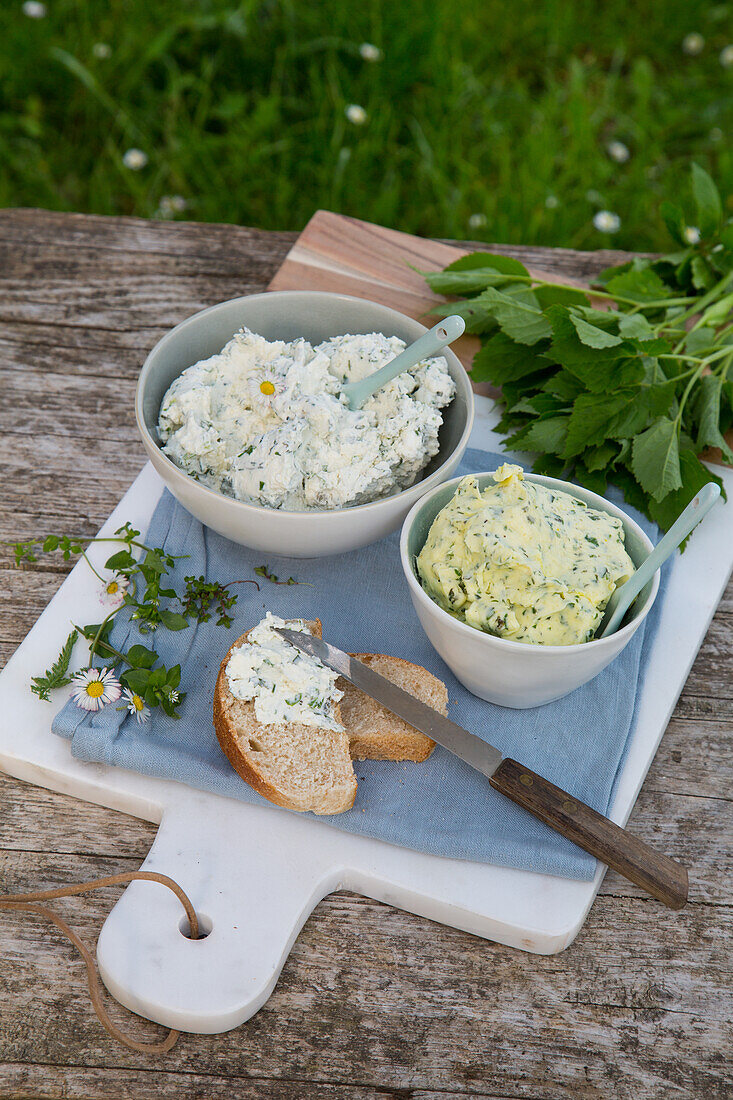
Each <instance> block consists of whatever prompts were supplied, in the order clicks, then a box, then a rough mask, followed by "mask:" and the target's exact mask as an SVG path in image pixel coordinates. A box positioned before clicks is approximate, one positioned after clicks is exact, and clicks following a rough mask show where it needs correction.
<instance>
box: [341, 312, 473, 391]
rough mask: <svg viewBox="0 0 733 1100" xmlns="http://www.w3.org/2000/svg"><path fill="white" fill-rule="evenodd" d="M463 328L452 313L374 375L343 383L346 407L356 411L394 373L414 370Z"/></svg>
mask: <svg viewBox="0 0 733 1100" xmlns="http://www.w3.org/2000/svg"><path fill="white" fill-rule="evenodd" d="M465 328H466V322H465V321H464V320H463V318H462V317H459V316H458V314H456V313H454V314H452V315H451V316H450V317H446V318H444V320H442V321H440V322H439V323H438V324H437V325H434V326H433V328H431V329H429V330H428V331H427V332H424V333H423V334H422V336H419V337H418V338H417V340H416V341H415V343H414V344H410V346H409V348H405V350H404V351H402V352H400V354H399V355H398V356H397V357H396V358H395V359H393V360H392V361H391V362H390V363H387V364H386V366H384V367H381V368H380V369H379V370H378V371H375V372H374V374H369V375H367V377H366V378H362V379H360V381H358V382H347V383H346V384H345V385H344V386H343V387H342V390H341V392H342V393H343V394H345V395H346V397H347V399H348V402H349V407H350V408H351V409H352V410H356V409H360V408H361V407H362V405H363V404H364V402H365V401H366V400H367V398H369V397H371V396H372V394H373V393H376V392H377V390H380V389H381V388H382V386H386V385H387V383H388V382H391V381H392V379H393V378H396V377H397V375H398V374H402V372H403V371H404V370H409V369H410V367H414V366H415V364H416V363H419V362H420V360H421V359H427V358H428V356H430V355H435V354H436V352H438V351H440V350H441V349H442V348H444V347H446V345H447V344H452V343H453V341H454V340H457V339H458V337H459V336H461V335H462V334H463V332H464V330H465Z"/></svg>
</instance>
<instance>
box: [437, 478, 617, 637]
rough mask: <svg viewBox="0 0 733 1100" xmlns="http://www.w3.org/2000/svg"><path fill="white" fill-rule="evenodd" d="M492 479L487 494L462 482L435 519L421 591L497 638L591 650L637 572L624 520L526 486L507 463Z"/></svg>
mask: <svg viewBox="0 0 733 1100" xmlns="http://www.w3.org/2000/svg"><path fill="white" fill-rule="evenodd" d="M493 476H494V480H495V482H496V484H495V485H491V486H489V487H488V488H487V489H485V490H484V491H483V492H481V491H480V490H479V487H478V482H477V480H476V478H475V477H471V476H469V477H464V478H463V480H462V481H461V482H460V484H459V486H458V489H457V490H456V493H455V495H454V497H453V498H452V500H451V501H450V502H449V503H448V504H447V505H446V506H445V507H444V508H443V509H442V510H441V511H440V512H439V513H438V515H437V516H436V517H435V520H434V521H433V525H432V527H431V528H430V532H429V534H428V538H427V541H426V543H425V546H424V547H423V549H422V551H421V553H420V555H419V556H418V559H417V568H418V573H419V575H420V579H421V581H422V584H423V587H424V588H425V590H426V592H427V593H428V595H429V596H430V597H431V598H432V599H434V600H435V602H436V603H437V604H439V605H440V606H441V607H442V608H443V609H444V610H445V611H448V612H450V613H451V614H452V615H455V616H456V617H457V618H459V619H461V620H462V621H463V622H465V623H467V624H468V625H469V626H475V627H477V628H478V629H479V630H484V631H487V632H488V633H490V634H496V635H498V636H499V637H501V638H509V639H510V640H512V641H516V642H534V643H538V644H541V645H574V644H576V643H578V642H586V641H588V640H589V639H590V638H592V637H593V635H594V633H595V631H596V629H597V627H598V625H599V623H600V621H601V619H602V617H603V611H604V609H605V607H606V604H607V603H608V601H609V599H610V597H611V594H612V593H613V591H614V590H615V589H616V588H617V587H618V586H619V585H621V584H623V583H624V581H626V580H628V578H629V577H630V576H631V574H632V573H633V572H634V564H633V562H632V561H631V558H630V557H629V555H628V554H627V552H626V549H625V546H624V530H623V525H622V524H621V521H620V520H618V519H616V518H615V517H614V516H611V515H609V514H608V513H606V512H600V511H597V510H595V509H593V508H589V507H588V506H587V505H586V504H584V503H583V502H582V501H580V500H577V499H576V498H575V497H573V496H570V494H569V493H563V492H556V491H554V490H552V489H548V488H545V487H544V486H542V485H536V484H534V483H533V482H530V481H525V480H524V474H523V472H522V469H521V467H520V466H513V465H509V464H508V463H505V464H504V465H503V466H500V467H499V469H498V470H497V471H496V473H495V474H494V475H493ZM591 531H592V532H593V533H592V534H591V533H590V532H591ZM455 562H458V565H456V564H454V563H455Z"/></svg>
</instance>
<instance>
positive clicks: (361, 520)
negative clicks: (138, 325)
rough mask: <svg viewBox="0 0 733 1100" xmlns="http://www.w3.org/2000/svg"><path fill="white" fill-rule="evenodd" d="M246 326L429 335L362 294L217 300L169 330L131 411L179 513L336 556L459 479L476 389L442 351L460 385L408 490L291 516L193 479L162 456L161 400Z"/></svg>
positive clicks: (315, 335) (267, 542)
mask: <svg viewBox="0 0 733 1100" xmlns="http://www.w3.org/2000/svg"><path fill="white" fill-rule="evenodd" d="M242 325H247V327H248V328H250V329H252V331H253V332H257V333H259V334H260V335H261V336H264V337H266V338H267V339H268V340H278V339H279V340H293V339H295V338H296V337H299V336H304V337H305V338H306V339H307V340H309V341H310V342H311V343H313V344H319V343H320V342H321V341H322V340H326V339H328V338H329V337H330V336H340V335H343V334H345V333H362V332H364V333H368V332H383V333H385V334H386V335H387V336H399V337H400V338H401V339H403V340H405V341H406V342H407V343H412V341H414V340H416V339H417V338H418V336H421V335H422V333H423V332H425V331H426V329H425V326H424V325H421V324H420V323H419V322H418V321H414V320H413V319H412V318H411V317H406V316H405V315H404V314H402V313H398V312H397V311H396V310H394V309H389V308H388V307H387V306H382V305H379V304H378V303H376V302H369V301H367V300H366V299H364V298H351V297H348V296H347V295H345V294H326V293H320V292H317V291H301V290H284V291H276V292H271V293H269V294H252V295H250V296H249V297H245V298H233V299H231V301H228V302H221V303H219V305H215V306H211V307H210V308H209V309H204V310H202V311H201V313H196V314H194V315H193V317H189V318H188V319H187V320H186V321H182V322H181V324H180V325H176V327H175V328H174V329H172V330H171V331H170V332H169V333H167V334H166V335H165V336H164V337H163V338H162V340H160V341H159V342H158V343H157V344H156V345H155V347H154V348H153V350H152V351H151V352H150V355H149V356H148V357H147V359H146V360H145V364H144V366H143V368H142V371H141V372H140V378H139V381H138V384H137V392H136V395H135V415H136V418H137V424H138V428H139V429H140V435H141V436H142V441H143V445H144V447H145V450H146V451H147V453H148V457H149V458H150V461H151V462H152V463H153V466H154V467H155V469H156V470H157V471H158V473H159V474H160V476H161V477H162V478H163V481H164V482H165V483H166V485H167V486H168V488H169V489H170V491H171V492H172V493H173V495H174V496H175V497H176V499H177V500H179V501H180V502H181V504H182V505H183V507H184V508H186V509H187V510H188V511H189V512H191V514H192V515H194V516H195V517H196V519H198V520H200V521H201V522H202V523H204V524H206V526H207V527H211V528H212V529H213V530H214V531H218V533H219V534H220V535H224V536H225V537H226V538H228V539H231V540H232V541H233V542H237V543H239V544H240V545H242V546H249V547H251V548H252V549H254V550H264V551H267V552H269V553H271V554H280V555H284V556H285V557H294V558H310V557H319V556H321V555H325V554H339V553H343V552H345V551H347V550H356V549H357V548H358V547H360V546H366V545H367V544H368V543H370V542H376V541H377V539H381V538H383V537H384V536H385V535H388V534H389V533H390V532H391V531H394V530H396V528H398V527H399V525H400V523H401V522H402V520H403V519H404V517H405V516H406V514H407V512H408V511H409V510H410V508H411V507H412V505H413V504H414V503H415V501H416V500H417V499H418V497H421V496H422V495H423V493H425V492H426V491H427V490H429V489H432V488H433V487H434V486H435V485H439V484H440V483H441V482H443V481H445V480H446V478H449V477H450V476H451V474H453V473H454V471H455V469H456V467H457V465H458V463H459V462H460V461H461V458H462V456H463V453H464V451H465V450H466V447H467V445H468V437H469V435H470V434H471V427H472V425H473V411H474V405H473V391H472V389H471V382H470V380H469V377H468V375H467V373H466V371H465V370H464V368H463V365H462V364H461V362H460V360H459V359H458V358H457V357H456V355H455V354H454V353H453V352H452V351H451V350H450V348H445V349H444V350H443V352H442V354H443V355H444V356H445V358H446V361H447V363H448V370H449V371H450V374H451V377H452V378H453V381H454V382H455V384H456V395H455V397H454V398H453V401H452V402H451V404H450V405H448V406H447V407H446V408H445V409H444V410H443V424H442V426H441V429H440V434H439V436H438V442H439V448H440V449H439V451H438V454H437V455H435V456H434V458H432V459H431V461H430V462H429V464H428V465H427V466H426V468H425V470H423V472H422V476H421V477H420V478H419V479H418V481H416V482H415V484H414V485H411V486H410V487H409V488H408V489H404V490H403V491H402V492H400V493H395V494H394V495H393V496H388V497H380V499H379V500H374V501H372V502H371V503H369V504H359V505H356V506H353V507H347V508H342V509H339V510H336V511H327V510H317V509H312V510H309V511H307V512H286V511H284V510H280V509H277V508H267V507H265V506H264V505H260V504H248V503H245V502H244V501H242V500H235V499H234V498H233V497H228V496H225V495H224V494H223V493H219V492H217V491H216V490H214V489H210V488H209V487H208V486H206V485H202V484H201V483H200V482H197V481H195V480H194V478H192V477H189V475H188V474H186V473H185V472H184V471H183V470H182V469H181V468H180V467H179V466H177V465H176V464H175V462H173V461H172V460H171V459H170V458H168V456H167V455H165V454H163V452H162V450H161V444H160V440H159V438H158V432H157V424H158V413H159V411H160V403H161V401H162V399H163V396H164V394H165V393H166V391H167V389H168V387H169V386H170V384H171V382H172V381H173V379H174V378H177V377H178V375H179V374H181V372H182V371H184V370H185V369H186V367H190V366H191V365H192V364H193V363H196V362H197V361H198V360H199V359H205V358H208V357H209V356H210V355H214V354H215V353H216V352H218V351H221V349H222V348H223V347H224V345H225V344H226V343H227V341H229V340H230V339H231V337H232V336H233V335H234V333H235V332H238V331H239V329H240V328H241V327H242Z"/></svg>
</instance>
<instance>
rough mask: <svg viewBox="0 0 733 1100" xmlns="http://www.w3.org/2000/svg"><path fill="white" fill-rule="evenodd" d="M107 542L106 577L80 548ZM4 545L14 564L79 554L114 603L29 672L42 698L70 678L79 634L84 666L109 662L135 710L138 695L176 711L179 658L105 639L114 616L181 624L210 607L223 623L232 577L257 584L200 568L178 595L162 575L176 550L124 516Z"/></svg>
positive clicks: (149, 624)
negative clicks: (167, 659) (100, 527)
mask: <svg viewBox="0 0 733 1100" xmlns="http://www.w3.org/2000/svg"><path fill="white" fill-rule="evenodd" d="M106 542H110V543H117V544H118V545H119V547H120V548H119V549H117V550H116V551H115V552H114V553H113V554H112V555H111V557H109V558H108V559H107V561H106V563H105V568H106V569H108V570H112V576H111V578H110V577H107V578H106V579H105V578H104V577H103V576H102V575H101V574H100V572H99V571H98V570H97V569H96V568H95V566H94V565H93V563H92V562H91V560H90V558H89V555H88V553H87V551H88V549H89V546H90V545H92V543H106ZM10 545H11V546H12V548H13V551H14V553H15V561H16V565H19V566H20V565H23V564H26V563H33V562H36V561H38V555H39V554H40V553H55V552H59V553H61V554H62V556H63V558H64V560H65V561H69V560H70V559H71V558H72V557H75V556H81V557H83V558H84V559H85V560H86V562H87V564H88V565H89V568H90V569H91V570H92V572H93V573H94V574H95V575H96V576H97V578H98V579H99V581H100V582H101V591H102V594H103V595H106V596H109V595H111V594H112V593H113V592H114V605H113V606H112V607H111V609H110V611H109V613H108V614H107V615H106V617H105V618H104V619H102V621H101V622H99V623H91V624H87V625H75V626H74V629H73V631H72V632H71V634H69V637H68V638H67V639H66V641H65V643H64V645H63V647H62V649H61V652H60V654H59V656H58V658H57V659H56V661H55V662H54V663H53V664H52V665H51V667H50V668H49V669H47V670H46V672H45V673H44V674H43V676H34V677H33V679H32V680H31V691H32V692H34V694H36V695H38V697H39V698H40V699H44V700H49V699H50V694H49V692H50V691H52V690H53V689H54V688H58V687H63V686H65V685H67V684H69V683H71V682H72V677H71V676H70V675H69V674H68V671H69V665H70V662H71V656H72V651H73V649H74V645H75V644H76V642H77V640H78V639H79V637H82V638H84V639H86V640H87V641H88V642H89V666H88V667H89V669H92V668H93V667H94V662H95V660H99V661H100V662H103V664H104V666H105V667H106V668H107V669H108V670H114V671H115V675H116V676H117V678H118V680H119V687H118V688H117V694H119V691H120V688H126V689H127V690H128V691H129V692H130V693H131V694H132V695H133V696H134V697H136V698H137V702H138V706H137V710H138V712H142V704H143V703H144V704H145V707H160V708H161V709H162V710H163V711H165V713H166V714H168V715H170V716H171V717H174V718H178V717H179V714H178V708H179V706H180V704H181V703H182V701H183V700H184V698H185V692H183V691H181V690H180V682H181V667H180V665H173V666H172V667H170V668H168V667H166V666H165V665H164V664H163V663H162V662H161V661H160V659H159V657H158V654H157V653H156V651H155V650H154V649H152V648H149V647H147V646H144V645H141V644H135V645H131V646H129V647H128V648H126V649H124V650H121V649H117V648H115V647H114V646H113V645H112V643H111V641H110V633H111V630H112V625H113V622H114V619H115V617H116V616H117V615H118V614H119V613H120V612H121V611H122V610H123V609H124V608H127V609H128V611H129V613H130V617H131V619H134V620H135V621H136V623H137V626H138V630H139V631H140V633H141V634H148V633H152V632H154V631H156V630H157V629H159V628H160V627H162V628H165V629H167V630H174V631H177V630H183V629H184V628H185V627H186V626H188V625H189V620H195V621H196V622H207V621H208V620H209V619H210V618H211V616H212V614H214V615H216V616H217V618H216V624H217V626H225V627H230V626H231V625H232V616H231V611H232V609H233V608H234V606H235V604H236V602H237V594H236V593H234V592H230V591H229V588H230V587H231V586H232V585H234V584H254V585H255V587H256V588H257V589H258V590H259V584H258V583H257V581H256V580H251V579H250V580H242V581H230V582H229V584H220V583H218V582H209V581H207V580H206V578H205V577H203V576H199V577H194V576H188V577H186V578H185V582H186V588H185V591H184V593H183V595H181V596H179V595H178V593H177V592H176V590H175V589H174V588H172V587H170V585H169V583H167V582H166V579H165V578H166V577H167V576H168V574H169V572H170V570H171V569H172V568H173V566H174V565H175V562H176V561H177V560H178V558H177V556H176V555H173V554H170V553H168V552H167V551H166V550H164V549H163V548H162V547H156V546H148V545H147V544H146V543H144V542H142V541H141V540H140V532H139V531H138V530H136V529H135V528H134V527H133V526H132V525H131V524H130V523H125V524H124V525H123V526H122V527H120V528H119V529H118V530H117V531H116V532H115V533H114V535H113V536H110V537H103V538H95V539H91V540H81V539H77V538H73V537H70V536H68V535H57V534H52V535H48V536H47V537H46V538H45V539H43V540H41V539H29V540H26V541H20V542H15V543H11V544H10ZM268 579H269V577H268ZM292 583H293V584H294V583H295V581H292ZM132 706H135V704H134V703H132ZM143 713H147V712H146V711H144V712H143Z"/></svg>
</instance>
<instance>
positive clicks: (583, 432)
mask: <svg viewBox="0 0 733 1100" xmlns="http://www.w3.org/2000/svg"><path fill="white" fill-rule="evenodd" d="M632 400H633V395H632V394H629V393H617V394H605V393H599V394H596V393H582V394H581V395H580V397H578V398H576V400H575V404H574V405H573V411H572V414H571V416H570V422H569V424H568V432H567V439H566V442H565V450H564V451H563V457H564V458H573V457H574V456H575V455H579V454H582V452H583V451H585V450H586V448H587V447H590V446H592V445H593V444H594V443H598V441H599V439H601V440H602V439H604V438H605V436H606V435H607V431H606V428H607V425H608V423H609V421H610V420H611V418H612V417H613V416H615V414H616V413H618V412H619V411H620V410H621V409H623V408H625V407H626V406H627V405H628V404H630V402H631V401H632Z"/></svg>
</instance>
